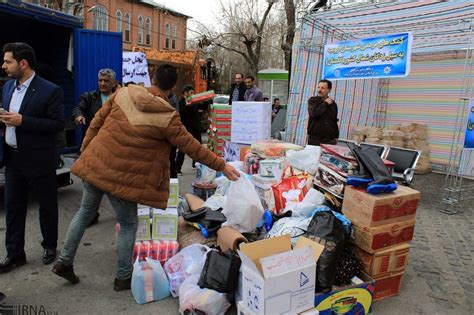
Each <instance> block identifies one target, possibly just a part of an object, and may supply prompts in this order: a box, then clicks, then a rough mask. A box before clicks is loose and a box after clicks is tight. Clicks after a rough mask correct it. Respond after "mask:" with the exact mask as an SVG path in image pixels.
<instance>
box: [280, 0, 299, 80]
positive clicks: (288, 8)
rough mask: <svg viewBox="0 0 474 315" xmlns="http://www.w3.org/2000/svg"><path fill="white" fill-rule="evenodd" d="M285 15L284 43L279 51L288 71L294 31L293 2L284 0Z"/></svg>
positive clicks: (294, 11) (294, 12)
mask: <svg viewBox="0 0 474 315" xmlns="http://www.w3.org/2000/svg"><path fill="white" fill-rule="evenodd" d="M285 15H286V34H285V41H284V42H283V43H282V44H281V49H282V50H283V53H284V54H285V69H286V70H288V71H289V70H290V67H291V49H292V47H293V40H294V38H295V31H296V7H295V2H294V1H293V0H285Z"/></svg>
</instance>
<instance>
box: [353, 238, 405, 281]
mask: <svg viewBox="0 0 474 315" xmlns="http://www.w3.org/2000/svg"><path fill="white" fill-rule="evenodd" d="M409 250H410V245H408V243H403V244H400V245H396V246H394V247H390V248H388V249H385V250H381V251H377V252H375V253H374V254H370V253H367V252H366V251H364V250H362V249H360V248H358V247H355V248H354V252H355V254H356V255H357V256H358V257H359V259H360V260H361V261H362V264H363V268H364V271H365V272H366V273H367V274H368V275H370V276H371V277H374V278H375V277H383V276H386V275H389V274H393V273H395V272H403V271H405V268H406V266H407V262H408V252H409Z"/></svg>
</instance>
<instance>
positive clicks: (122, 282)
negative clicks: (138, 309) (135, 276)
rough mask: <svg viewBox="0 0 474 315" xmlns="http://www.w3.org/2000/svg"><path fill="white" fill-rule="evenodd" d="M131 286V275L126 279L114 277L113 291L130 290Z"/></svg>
mask: <svg viewBox="0 0 474 315" xmlns="http://www.w3.org/2000/svg"><path fill="white" fill-rule="evenodd" d="M131 286H132V277H131V276H130V278H128V279H119V278H115V281H114V290H115V291H125V290H130V288H131Z"/></svg>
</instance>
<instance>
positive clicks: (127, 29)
mask: <svg viewBox="0 0 474 315" xmlns="http://www.w3.org/2000/svg"><path fill="white" fill-rule="evenodd" d="M130 22H131V21H130V14H129V13H128V12H125V32H124V34H123V35H124V41H126V42H130V24H131V23H130Z"/></svg>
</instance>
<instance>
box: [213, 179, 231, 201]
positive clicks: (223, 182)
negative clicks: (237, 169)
mask: <svg viewBox="0 0 474 315" xmlns="http://www.w3.org/2000/svg"><path fill="white" fill-rule="evenodd" d="M216 184H217V188H216V192H215V193H216V194H219V195H222V196H225V195H227V190H228V189H229V185H230V180H229V179H228V178H227V177H225V176H220V177H217V178H216Z"/></svg>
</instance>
